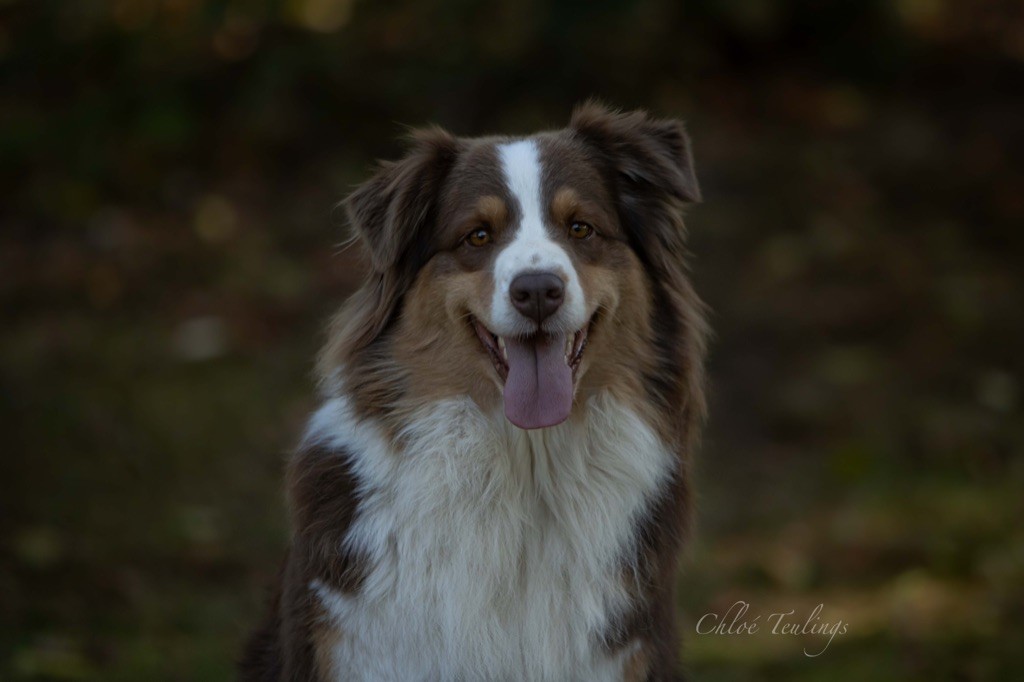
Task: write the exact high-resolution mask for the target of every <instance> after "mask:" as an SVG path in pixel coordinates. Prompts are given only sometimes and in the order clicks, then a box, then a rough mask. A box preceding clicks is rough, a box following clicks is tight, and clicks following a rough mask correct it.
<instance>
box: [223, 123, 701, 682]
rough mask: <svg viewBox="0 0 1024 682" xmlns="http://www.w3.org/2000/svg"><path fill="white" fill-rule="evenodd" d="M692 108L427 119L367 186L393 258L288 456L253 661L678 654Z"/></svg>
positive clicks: (363, 208)
mask: <svg viewBox="0 0 1024 682" xmlns="http://www.w3.org/2000/svg"><path fill="white" fill-rule="evenodd" d="M699 197H700V191H699V189H698V186H697V180H696V178H695V176H694V171H693V165H692V160H691V154H690V144H689V140H688V138H687V135H686V132H685V131H684V128H683V125H682V124H681V123H679V122H678V121H672V120H658V119H655V118H651V117H650V116H649V115H647V114H646V113H644V112H640V111H637V112H631V113H620V112H615V111H611V110H608V109H606V108H604V107H602V106H600V105H598V104H594V103H588V104H585V105H583V106H581V107H579V108H577V110H576V111H575V112H574V114H573V116H572V119H571V121H570V123H569V125H568V127H566V128H564V129H562V130H557V131H549V132H542V133H538V134H536V135H531V136H528V137H482V138H461V137H455V136H453V135H450V134H448V133H447V132H445V131H443V130H440V129H437V128H433V129H428V130H422V131H418V132H415V133H413V134H412V136H411V141H410V144H409V149H408V152H407V154H406V155H405V157H404V158H402V159H401V160H399V161H395V162H389V163H382V164H381V165H380V166H379V167H378V168H377V170H376V171H375V173H374V174H373V176H372V177H371V178H370V179H369V180H367V181H366V182H365V183H364V184H362V185H360V186H359V187H358V188H357V189H356V190H355V191H354V192H353V193H352V194H351V196H349V197H348V198H347V199H346V201H345V203H344V206H345V208H346V210H347V214H348V218H349V220H350V222H351V226H352V228H353V230H354V232H355V235H356V238H357V239H358V240H359V241H360V242H361V243H362V244H363V245H364V247H365V249H366V252H367V255H368V256H369V262H370V268H369V275H368V277H367V279H366V281H365V283H364V284H363V286H362V288H361V289H360V290H359V291H358V292H357V293H355V294H354V296H353V297H352V298H351V300H350V301H349V302H348V303H347V305H346V306H345V307H344V308H343V309H342V311H341V312H340V314H339V315H338V317H337V318H336V321H335V323H334V325H333V326H332V328H331V330H330V333H329V340H328V343H327V346H326V348H325V350H324V351H323V354H322V357H321V362H320V370H319V371H320V378H321V386H322V402H321V403H320V406H319V408H318V409H317V410H316V412H315V413H314V414H313V415H312V417H311V418H310V420H309V423H308V426H307V428H306V431H305V435H304V437H303V439H302V441H301V444H300V445H299V447H298V448H297V450H296V452H295V454H294V456H293V457H292V458H291V461H290V463H289V466H288V474H287V479H288V493H289V504H290V510H291V523H292V532H291V544H290V549H289V551H288V554H287V557H286V560H285V564H284V567H283V569H282V573H281V577H280V582H279V587H278V590H277V591H276V595H275V597H274V599H273V603H272V607H271V610H270V614H269V617H268V618H267V620H266V622H265V623H264V624H263V625H262V626H261V627H260V628H259V629H258V630H257V631H256V633H255V634H254V635H253V636H252V638H251V640H250V642H249V644H248V646H247V648H246V652H245V654H244V660H243V662H242V665H241V671H242V679H244V680H257V681H264V682H270V681H275V682H276V681H280V680H290V681H291V680H294V681H298V680H303V681H304V680H322V681H326V680H465V681H469V682H471V681H475V680H587V681H589V680H623V679H626V680H665V679H674V678H675V676H676V675H678V672H677V667H676V666H677V652H678V650H679V642H678V640H677V627H676V616H675V609H676V599H675V593H676V591H675V582H676V569H677V563H678V554H679V551H680V549H681V546H682V544H683V541H684V539H685V537H686V535H687V528H688V525H689V515H690V514H689V499H690V474H689V466H688V462H689V458H690V452H691V449H692V448H693V446H694V440H695V437H696V431H697V429H698V428H699V425H700V422H701V420H702V417H703V415H704V412H705V400H704V396H703V387H702V384H703V369H702V365H703V356H704V346H705V336H706V333H705V331H706V330H705V321H704V316H703V306H702V304H701V302H700V300H699V299H698V298H697V296H696V294H695V293H694V291H693V289H692V288H691V285H690V282H689V280H688V279H687V275H686V272H687V268H686V265H685V260H686V259H685V256H686V248H685V230H684V227H683V222H682V218H681V211H682V209H683V208H684V206H685V205H686V204H688V203H690V202H694V201H697V200H699Z"/></svg>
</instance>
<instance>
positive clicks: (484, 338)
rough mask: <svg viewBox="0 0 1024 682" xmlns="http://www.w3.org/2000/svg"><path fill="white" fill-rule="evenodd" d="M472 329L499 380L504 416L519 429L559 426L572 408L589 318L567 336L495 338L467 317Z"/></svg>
mask: <svg viewBox="0 0 1024 682" xmlns="http://www.w3.org/2000/svg"><path fill="white" fill-rule="evenodd" d="M471 321H472V325H473V330H474V331H475V332H476V336H477V338H478V339H480V343H481V344H482V345H483V347H484V350H486V351H487V354H488V355H489V356H490V358H491V363H492V364H493V365H494V369H495V370H496V371H497V372H498V376H499V377H500V378H501V381H502V382H503V383H504V390H503V395H504V399H505V416H506V417H507V418H508V420H509V421H510V422H512V423H513V424H515V425H516V426H518V427H520V428H523V429H540V428H544V427H548V426H554V425H556V424H560V423H562V422H563V421H565V420H566V418H568V416H569V412H570V411H571V410H572V398H573V392H574V385H575V383H576V374H577V371H578V370H579V368H580V364H581V363H582V362H583V353H584V351H585V350H586V348H587V337H588V335H589V332H590V327H591V325H592V324H593V319H591V320H590V321H589V322H587V324H585V325H584V326H583V328H582V329H579V330H578V331H576V332H575V333H573V334H547V333H545V332H543V331H539V332H537V333H535V334H531V335H529V336H521V337H508V338H504V337H499V336H498V335H496V334H494V333H493V332H491V330H489V329H488V328H487V327H485V326H484V325H483V324H481V323H480V321H479V320H477V319H476V318H471Z"/></svg>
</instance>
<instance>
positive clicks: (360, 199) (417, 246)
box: [344, 128, 459, 273]
mask: <svg viewBox="0 0 1024 682" xmlns="http://www.w3.org/2000/svg"><path fill="white" fill-rule="evenodd" d="M410 140H411V145H410V148H409V151H408V153H407V154H406V156H405V158H403V159H401V160H400V161H386V162H382V163H381V164H380V165H379V167H378V168H377V171H376V173H374V175H373V177H372V178H370V179H369V180H367V181H366V182H364V183H363V184H362V185H360V186H359V187H358V188H357V189H356V190H355V191H354V192H353V193H352V194H351V195H349V197H348V198H347V199H345V201H344V206H345V211H346V213H347V214H348V219H349V223H350V224H351V226H352V228H353V229H354V230H355V233H356V235H357V236H358V238H359V239H361V240H362V242H363V244H364V245H365V246H366V247H367V249H368V251H369V254H370V263H371V265H372V267H373V270H374V271H375V272H377V273H384V272H386V271H388V270H390V269H391V268H393V267H395V266H396V265H398V264H399V263H408V264H409V265H411V266H412V267H413V268H414V269H415V268H418V267H419V266H420V265H422V264H423V263H424V262H426V259H427V258H429V244H428V243H427V239H426V234H425V232H426V231H425V228H426V227H427V225H428V224H429V222H430V221H431V220H432V219H433V217H434V214H435V212H436V202H437V197H438V194H439V193H440V190H441V185H442V184H443V183H444V180H445V177H447V175H448V172H449V171H450V170H451V167H452V165H453V164H454V163H455V159H456V157H457V156H458V153H459V142H458V140H457V139H456V138H455V137H453V136H452V135H451V134H449V133H447V132H445V131H444V130H442V129H440V128H429V129H424V130H416V131H413V132H412V134H411V135H410Z"/></svg>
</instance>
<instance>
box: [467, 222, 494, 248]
mask: <svg viewBox="0 0 1024 682" xmlns="http://www.w3.org/2000/svg"><path fill="white" fill-rule="evenodd" d="M491 241H492V238H491V233H490V231H489V230H485V229H484V228H482V227H481V228H479V229H476V230H473V231H472V232H470V233H469V234H468V235H466V243H467V244H469V245H470V246H486V245H487V244H490V243H491Z"/></svg>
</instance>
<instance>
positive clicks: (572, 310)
mask: <svg viewBox="0 0 1024 682" xmlns="http://www.w3.org/2000/svg"><path fill="white" fill-rule="evenodd" d="M498 156H499V158H500V159H501V168H502V171H503V172H504V175H505V183H506V185H507V186H508V190H509V194H511V196H512V198H513V199H514V200H515V202H516V203H517V204H518V205H519V211H518V218H519V220H518V223H516V224H513V225H510V226H509V227H510V228H511V229H512V230H513V232H512V241H511V242H509V243H508V245H507V246H505V247H504V248H503V249H502V251H501V253H500V254H499V255H498V258H497V260H496V261H495V263H494V298H493V300H492V302H491V315H492V324H493V326H494V329H492V330H491V331H493V332H494V333H496V334H498V335H499V336H503V335H515V334H517V333H523V332H526V331H528V330H529V329H531V328H532V323H527V321H526V320H525V318H523V316H522V315H520V314H519V313H518V312H517V311H516V310H515V309H514V308H513V306H512V302H511V299H510V298H509V286H510V285H511V284H512V280H513V279H515V278H516V277H517V276H518V275H521V274H523V273H527V272H551V273H553V274H555V275H558V276H559V277H561V278H562V281H564V282H565V301H564V302H563V304H562V307H561V309H560V310H559V311H558V313H556V315H555V316H554V317H553V318H552V319H551V321H550V322H546V323H545V326H546V327H548V326H549V325H551V324H554V325H555V326H557V327H558V328H561V329H562V330H563V331H566V332H568V331H576V330H577V329H580V328H581V327H582V326H583V324H584V323H585V322H586V319H585V315H586V312H585V311H586V307H585V304H584V300H583V289H582V287H581V286H580V281H579V276H578V275H577V273H576V269H575V268H574V267H573V265H572V260H571V259H570V258H569V254H567V253H566V252H565V249H563V248H562V247H561V246H559V245H558V243H556V242H555V241H554V240H553V239H552V238H551V235H550V234H549V232H548V229H547V226H546V222H547V221H546V219H545V216H546V215H547V211H545V210H544V198H543V197H544V195H543V191H542V188H541V178H542V177H543V167H542V166H541V162H540V151H539V149H538V148H537V142H536V141H535V140H520V141H518V142H511V143H509V144H503V145H500V146H499V147H498Z"/></svg>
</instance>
